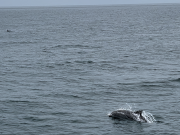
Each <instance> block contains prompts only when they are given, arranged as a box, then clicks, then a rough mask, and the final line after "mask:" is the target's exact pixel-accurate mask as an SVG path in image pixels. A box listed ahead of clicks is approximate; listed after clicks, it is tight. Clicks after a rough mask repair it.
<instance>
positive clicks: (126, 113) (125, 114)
mask: <svg viewBox="0 0 180 135" xmlns="http://www.w3.org/2000/svg"><path fill="white" fill-rule="evenodd" d="M142 113H143V110H139V111H135V112H133V111H131V110H117V111H113V112H112V113H111V114H109V117H112V118H115V119H129V120H136V121H141V122H147V120H146V119H145V117H143V115H142Z"/></svg>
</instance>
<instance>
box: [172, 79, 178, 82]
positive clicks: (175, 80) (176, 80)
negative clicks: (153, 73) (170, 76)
mask: <svg viewBox="0 0 180 135" xmlns="http://www.w3.org/2000/svg"><path fill="white" fill-rule="evenodd" d="M171 81H172V82H180V78H178V79H174V80H171Z"/></svg>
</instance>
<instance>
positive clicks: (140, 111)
mask: <svg viewBox="0 0 180 135" xmlns="http://www.w3.org/2000/svg"><path fill="white" fill-rule="evenodd" d="M134 113H135V114H138V115H139V116H140V118H141V119H142V120H143V121H145V122H147V120H146V119H145V117H144V116H142V113H143V110H139V111H135V112H134Z"/></svg>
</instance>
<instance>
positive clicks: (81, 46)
mask: <svg viewBox="0 0 180 135" xmlns="http://www.w3.org/2000/svg"><path fill="white" fill-rule="evenodd" d="M52 48H54V49H58V48H59V49H68V48H83V49H86V48H90V47H89V46H86V45H63V44H62V45H56V46H54V47H52Z"/></svg>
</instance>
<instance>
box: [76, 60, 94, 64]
mask: <svg viewBox="0 0 180 135" xmlns="http://www.w3.org/2000/svg"><path fill="white" fill-rule="evenodd" d="M75 62H76V63H79V64H93V63H95V62H93V61H91V60H88V61H75Z"/></svg>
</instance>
